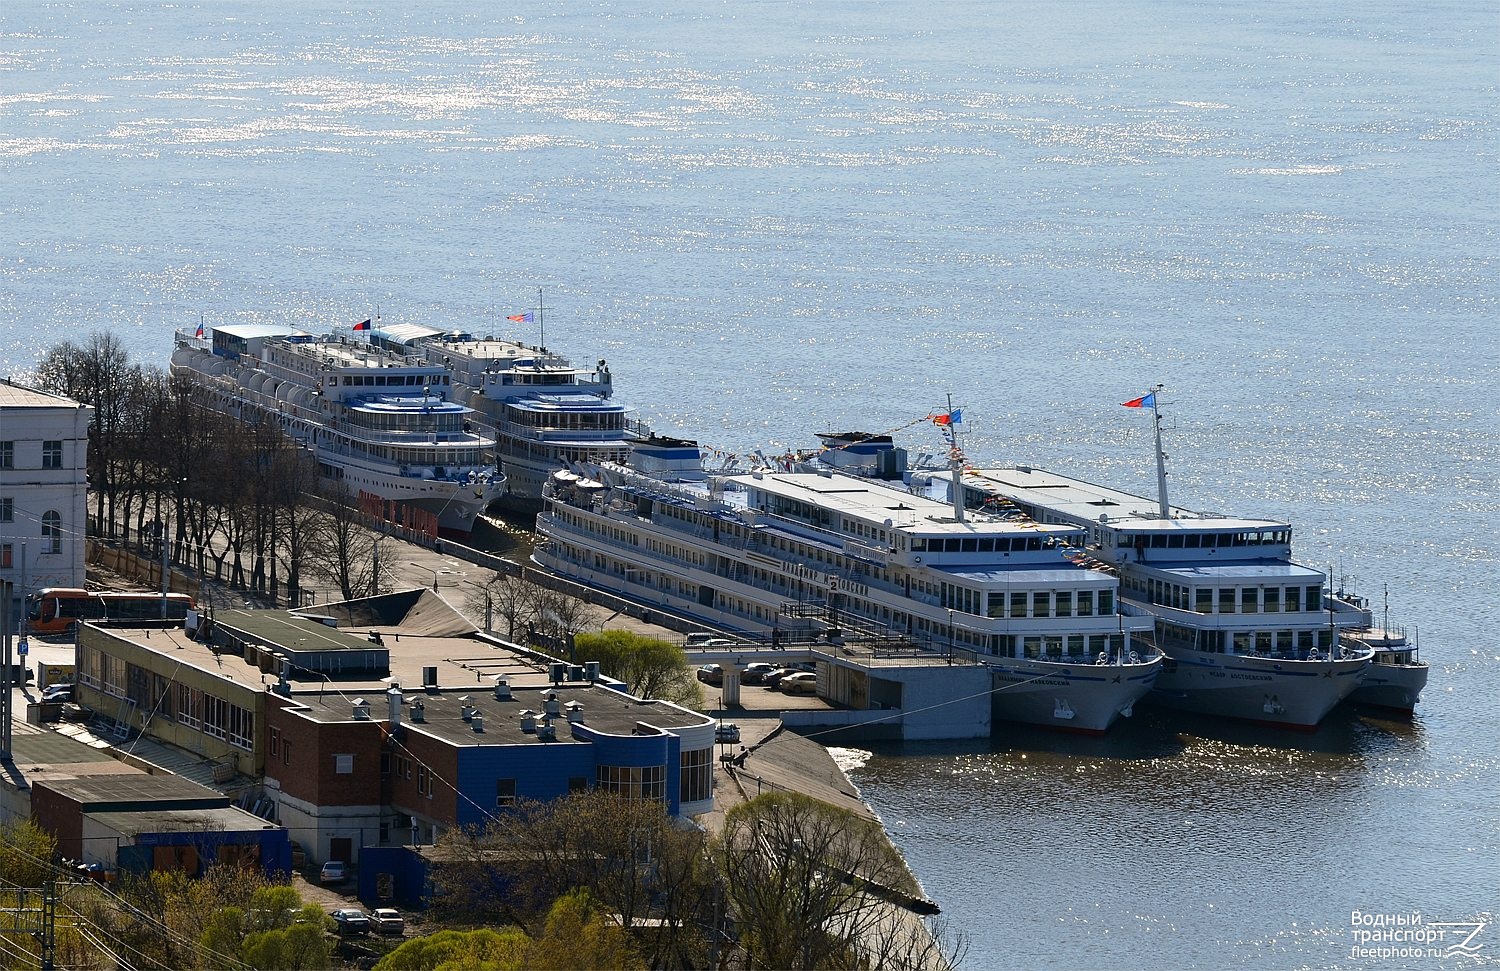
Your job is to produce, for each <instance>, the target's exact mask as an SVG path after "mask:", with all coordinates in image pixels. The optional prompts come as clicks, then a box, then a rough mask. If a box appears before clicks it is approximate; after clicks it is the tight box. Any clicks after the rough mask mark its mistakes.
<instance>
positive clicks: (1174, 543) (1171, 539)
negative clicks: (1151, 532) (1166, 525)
mask: <svg viewBox="0 0 1500 971" xmlns="http://www.w3.org/2000/svg"><path fill="white" fill-rule="evenodd" d="M1167 545H1168V546H1170V547H1171V548H1172V549H1174V550H1180V549H1182V537H1181V536H1168V537H1167Z"/></svg>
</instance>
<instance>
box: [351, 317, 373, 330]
mask: <svg viewBox="0 0 1500 971" xmlns="http://www.w3.org/2000/svg"><path fill="white" fill-rule="evenodd" d="M372 319H374V318H371V317H366V318H365V319H364V320H361V321H360V322H359V323H357V324H355V325H354V329H355V330H369V329H370V321H371V320H372Z"/></svg>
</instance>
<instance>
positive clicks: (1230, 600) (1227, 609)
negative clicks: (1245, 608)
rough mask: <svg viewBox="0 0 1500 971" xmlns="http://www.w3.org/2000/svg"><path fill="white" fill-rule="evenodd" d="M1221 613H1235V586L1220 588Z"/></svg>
mask: <svg viewBox="0 0 1500 971" xmlns="http://www.w3.org/2000/svg"><path fill="white" fill-rule="evenodd" d="M1219 613H1221V614H1232V613H1234V587H1220V588H1219Z"/></svg>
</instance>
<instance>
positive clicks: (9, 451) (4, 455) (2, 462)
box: [0, 442, 16, 469]
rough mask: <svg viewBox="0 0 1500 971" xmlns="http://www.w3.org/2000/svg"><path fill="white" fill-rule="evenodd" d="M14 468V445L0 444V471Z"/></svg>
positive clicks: (10, 443)
mask: <svg viewBox="0 0 1500 971" xmlns="http://www.w3.org/2000/svg"><path fill="white" fill-rule="evenodd" d="M15 467H16V443H15V442H0V469H13V468H15Z"/></svg>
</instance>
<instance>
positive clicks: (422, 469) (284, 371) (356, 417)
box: [172, 324, 505, 537]
mask: <svg viewBox="0 0 1500 971" xmlns="http://www.w3.org/2000/svg"><path fill="white" fill-rule="evenodd" d="M172 373H173V374H174V375H180V376H185V377H187V378H188V379H190V380H191V381H193V382H194V383H195V384H196V385H198V386H199V387H200V388H201V389H202V390H203V395H202V398H203V400H204V401H205V403H207V404H208V405H209V407H211V408H213V409H214V410H216V411H219V412H222V413H225V414H230V415H233V416H235V417H238V418H242V419H245V420H259V419H262V418H270V419H272V420H274V421H276V422H277V423H278V424H279V425H280V427H281V428H282V430H283V431H284V432H286V433H287V434H288V435H289V436H291V437H292V438H293V439H294V440H296V441H298V442H300V443H301V444H303V445H304V446H306V447H307V448H308V449H310V450H311V451H312V452H313V453H314V455H316V457H317V461H318V466H319V469H320V471H321V472H322V475H323V479H324V483H325V488H327V489H328V490H329V491H330V492H331V493H334V494H338V493H347V494H348V496H349V497H350V498H351V499H354V500H357V501H358V502H359V504H360V505H361V507H362V508H363V509H365V510H366V511H367V512H369V513H370V514H371V515H373V516H376V517H377V518H381V519H384V520H387V521H391V522H394V523H398V524H400V525H402V526H406V527H410V528H413V529H416V530H418V531H420V532H426V533H430V534H433V535H437V534H439V533H441V534H443V535H449V536H455V537H464V536H467V535H468V534H469V532H470V531H471V530H472V529H473V525H474V520H475V518H476V517H477V516H478V515H479V513H480V512H482V511H483V510H484V508H485V507H486V506H487V505H489V504H490V503H491V502H493V501H494V500H495V499H496V498H498V497H499V496H500V494H501V493H502V491H503V489H504V483H505V476H504V475H503V474H502V473H501V472H500V471H499V469H498V468H497V467H496V464H495V457H494V447H495V441H494V439H493V438H491V437H488V436H485V435H482V434H480V433H479V432H478V431H477V430H476V429H474V428H473V426H472V421H471V419H472V416H473V414H474V412H473V410H472V409H470V408H467V407H464V406H463V405H461V404H457V403H455V402H453V401H449V400H448V393H449V389H450V387H451V385H450V378H449V375H448V374H447V372H446V371H445V370H444V369H443V368H442V367H441V366H439V365H434V364H430V363H427V362H425V361H422V360H421V359H418V358H408V357H402V356H400V355H396V354H390V353H386V352H384V351H381V350H380V349H378V348H375V347H372V346H371V345H369V344H367V343H365V342H364V341H362V340H359V339H357V338H350V337H345V336H343V335H326V336H315V335H312V334H308V333H305V332H302V331H299V330H297V329H295V328H290V327H283V326H278V325H259V324H256V325H228V326H223V327H217V328H214V329H213V331H212V336H211V337H205V336H202V328H199V329H198V331H197V332H193V331H186V330H184V331H180V332H179V333H178V334H177V338H176V347H175V348H174V350H173V352H172Z"/></svg>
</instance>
